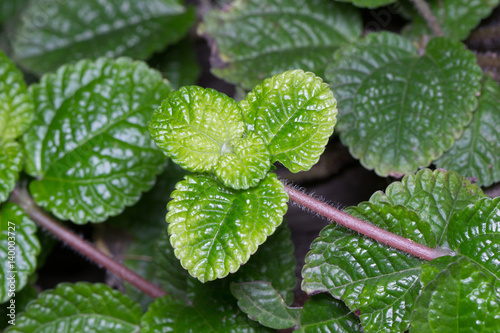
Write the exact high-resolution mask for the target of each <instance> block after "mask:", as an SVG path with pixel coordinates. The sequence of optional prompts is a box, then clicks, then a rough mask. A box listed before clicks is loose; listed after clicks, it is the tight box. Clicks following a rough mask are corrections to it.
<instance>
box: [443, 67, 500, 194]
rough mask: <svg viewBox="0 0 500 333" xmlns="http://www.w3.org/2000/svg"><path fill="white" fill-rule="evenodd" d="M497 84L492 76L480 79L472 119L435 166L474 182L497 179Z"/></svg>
mask: <svg viewBox="0 0 500 333" xmlns="http://www.w3.org/2000/svg"><path fill="white" fill-rule="evenodd" d="M498 124H500V86H499V85H498V83H496V82H495V81H494V80H493V79H492V78H491V77H489V76H486V77H485V78H484V80H483V89H482V91H481V96H480V97H479V105H478V108H477V110H476V112H474V114H473V116H472V122H471V124H470V125H469V126H467V127H466V128H465V131H464V134H463V135H462V137H461V138H460V139H458V140H457V141H456V142H455V145H454V146H453V148H452V149H451V150H449V151H447V152H446V153H444V155H443V156H442V157H441V158H440V159H439V160H437V161H436V166H438V167H440V168H444V169H447V170H454V171H456V172H458V173H460V174H461V175H464V176H466V177H475V178H477V179H478V181H477V185H479V186H489V185H491V184H493V183H495V182H499V181H500V131H498Z"/></svg>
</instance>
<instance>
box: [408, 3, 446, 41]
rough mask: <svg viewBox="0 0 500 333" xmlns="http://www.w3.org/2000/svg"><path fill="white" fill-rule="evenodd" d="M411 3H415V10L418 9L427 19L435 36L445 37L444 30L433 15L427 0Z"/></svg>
mask: <svg viewBox="0 0 500 333" xmlns="http://www.w3.org/2000/svg"><path fill="white" fill-rule="evenodd" d="M411 2H413V5H414V6H415V8H417V10H418V12H419V13H420V15H422V17H423V18H424V19H425V21H426V22H427V25H428V26H429V28H430V29H431V30H432V33H433V34H434V36H444V32H443V29H441V26H440V25H439V22H438V20H437V18H436V16H434V14H433V13H432V11H431V7H430V6H429V3H427V2H426V1H425V0H411Z"/></svg>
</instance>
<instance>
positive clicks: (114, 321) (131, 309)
mask: <svg viewBox="0 0 500 333" xmlns="http://www.w3.org/2000/svg"><path fill="white" fill-rule="evenodd" d="M141 315H142V311H141V308H140V306H139V305H138V304H136V303H134V302H133V301H131V300H130V299H129V298H128V297H127V296H125V295H123V294H122V293H120V292H118V291H116V290H113V289H111V288H110V287H108V286H106V285H104V284H89V283H77V284H68V283H61V284H59V285H58V286H57V287H56V288H55V289H53V290H48V291H45V292H42V293H41V294H40V295H39V296H38V299H37V300H36V301H34V302H31V303H30V304H29V305H28V307H27V308H26V311H25V312H24V313H22V314H19V315H18V317H17V318H16V325H15V326H11V327H9V328H8V329H7V330H6V333H7V332H9V333H13V332H22V333H31V332H42V331H43V332H58V333H70V332H85V331H92V332H96V333H107V332H110V333H111V332H113V333H116V332H118V333H128V332H130V333H135V332H139V330H140V326H139V323H140V319H141Z"/></svg>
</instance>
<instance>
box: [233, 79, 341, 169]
mask: <svg viewBox="0 0 500 333" xmlns="http://www.w3.org/2000/svg"><path fill="white" fill-rule="evenodd" d="M239 105H240V106H241V109H242V110H243V116H244V119H245V122H246V125H247V130H249V131H255V132H256V133H257V134H259V135H260V136H261V137H262V139H263V140H264V142H265V143H266V144H267V147H268V149H269V152H270V153H271V155H272V161H273V162H274V161H279V162H280V163H282V164H283V165H284V166H285V167H287V168H288V169H290V170H291V171H292V172H298V171H303V170H309V169H310V168H311V167H312V166H313V165H314V164H315V163H316V162H317V161H318V159H319V156H320V155H321V154H322V153H323V151H324V150H325V145H326V144H327V142H328V139H329V138H330V136H331V135H332V133H333V127H334V126H335V123H336V121H337V118H336V116H337V108H336V106H337V101H336V100H335V97H334V96H333V93H332V91H331V90H330V88H329V86H328V85H327V84H326V83H323V80H322V79H321V78H320V77H318V76H316V75H314V74H313V73H309V72H304V71H302V70H293V71H287V72H284V73H281V74H278V75H275V76H273V77H271V78H269V79H266V80H265V81H264V82H263V83H262V84H260V85H258V86H256V87H255V88H254V89H253V90H252V91H251V92H250V93H249V94H248V95H247V97H246V98H245V99H244V100H242V101H241V102H240V103H239Z"/></svg>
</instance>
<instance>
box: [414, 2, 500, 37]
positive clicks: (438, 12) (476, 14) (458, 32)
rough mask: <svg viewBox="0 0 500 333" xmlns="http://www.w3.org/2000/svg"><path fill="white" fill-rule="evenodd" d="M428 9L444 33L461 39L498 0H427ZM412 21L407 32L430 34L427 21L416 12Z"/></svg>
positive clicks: (488, 13) (496, 4)
mask: <svg viewBox="0 0 500 333" xmlns="http://www.w3.org/2000/svg"><path fill="white" fill-rule="evenodd" d="M427 2H428V3H429V6H430V9H431V11H432V12H433V14H434V16H435V17H436V18H437V20H438V23H439V25H440V26H441V28H442V29H443V32H444V35H445V36H448V37H450V38H454V39H458V40H463V39H466V38H467V36H469V33H470V32H471V31H472V30H473V29H474V28H475V27H477V26H478V25H479V22H481V20H482V19H483V18H485V17H487V16H488V15H490V13H491V11H492V10H493V9H494V8H495V7H496V6H498V4H499V3H500V1H499V0H427ZM413 19H414V21H413V23H411V25H410V26H409V28H406V29H407V30H409V31H406V33H407V34H410V35H414V36H416V35H417V34H420V33H421V32H422V31H425V32H426V33H427V34H428V35H431V32H430V30H429V28H428V27H427V23H426V21H425V20H424V18H423V17H422V16H420V15H419V14H418V13H416V12H414V13H413Z"/></svg>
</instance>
